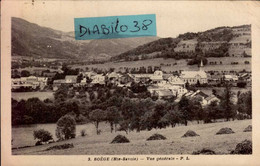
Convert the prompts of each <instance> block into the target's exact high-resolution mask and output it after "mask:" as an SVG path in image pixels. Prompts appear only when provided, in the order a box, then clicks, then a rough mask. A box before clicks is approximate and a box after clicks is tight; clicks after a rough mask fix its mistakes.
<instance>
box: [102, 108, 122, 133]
mask: <svg viewBox="0 0 260 166" xmlns="http://www.w3.org/2000/svg"><path fill="white" fill-rule="evenodd" d="M105 119H106V120H107V121H108V122H109V123H110V128H111V133H112V132H113V130H114V127H113V125H116V124H117V123H118V122H119V120H120V114H119V111H118V109H117V107H116V106H111V107H108V108H107V109H106V114H105Z"/></svg>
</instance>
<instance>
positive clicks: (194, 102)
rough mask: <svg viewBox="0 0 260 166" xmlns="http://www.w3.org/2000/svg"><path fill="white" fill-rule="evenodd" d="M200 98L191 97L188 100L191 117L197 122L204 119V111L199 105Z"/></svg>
mask: <svg viewBox="0 0 260 166" xmlns="http://www.w3.org/2000/svg"><path fill="white" fill-rule="evenodd" d="M201 101H202V99H201V98H200V97H196V98H193V99H191V100H189V106H190V110H191V113H192V114H193V115H192V119H194V120H197V122H198V124H199V121H200V120H202V119H204V116H205V113H204V110H203V109H202V106H201Z"/></svg>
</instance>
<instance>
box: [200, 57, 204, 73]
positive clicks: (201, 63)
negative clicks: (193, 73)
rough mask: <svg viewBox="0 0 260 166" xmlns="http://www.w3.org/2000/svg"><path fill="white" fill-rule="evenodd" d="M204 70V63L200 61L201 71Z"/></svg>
mask: <svg viewBox="0 0 260 166" xmlns="http://www.w3.org/2000/svg"><path fill="white" fill-rule="evenodd" d="M202 68H203V62H202V60H201V61H200V71H202Z"/></svg>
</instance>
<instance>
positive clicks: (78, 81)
mask: <svg viewBox="0 0 260 166" xmlns="http://www.w3.org/2000/svg"><path fill="white" fill-rule="evenodd" d="M81 80H83V75H82V73H80V75H78V76H77V83H80V82H81Z"/></svg>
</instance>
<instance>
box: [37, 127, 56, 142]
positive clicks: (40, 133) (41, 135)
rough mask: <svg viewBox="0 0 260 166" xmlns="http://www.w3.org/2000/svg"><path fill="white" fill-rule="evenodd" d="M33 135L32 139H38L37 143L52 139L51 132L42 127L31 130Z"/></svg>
mask: <svg viewBox="0 0 260 166" xmlns="http://www.w3.org/2000/svg"><path fill="white" fill-rule="evenodd" d="M33 136H34V139H38V142H39V143H43V142H48V141H50V140H53V138H52V135H51V133H50V132H49V131H46V130H44V129H40V130H35V131H34V132H33Z"/></svg>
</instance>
